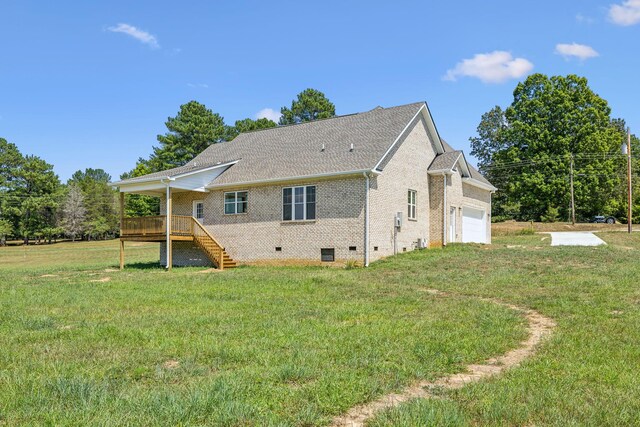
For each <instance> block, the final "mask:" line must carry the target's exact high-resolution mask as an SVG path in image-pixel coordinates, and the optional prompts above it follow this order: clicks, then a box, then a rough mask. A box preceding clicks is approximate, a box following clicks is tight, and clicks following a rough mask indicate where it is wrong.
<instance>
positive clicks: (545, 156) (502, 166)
mask: <svg viewBox="0 0 640 427" xmlns="http://www.w3.org/2000/svg"><path fill="white" fill-rule="evenodd" d="M622 141H623V135H622V134H621V132H620V130H619V129H618V128H617V127H616V126H615V125H614V123H613V122H612V119H611V109H610V107H609V105H608V104H607V101H605V100H604V99H602V98H601V97H600V96H598V95H597V94H596V93H594V92H593V91H592V90H591V88H589V86H588V82H587V79H585V78H583V77H578V76H575V75H568V76H566V77H563V76H553V77H548V76H545V75H543V74H534V75H531V76H529V77H528V78H527V79H526V80H525V81H524V82H522V83H519V84H518V85H517V87H516V89H515V90H514V93H513V102H512V103H511V105H510V106H509V107H508V108H507V109H506V110H505V111H504V114H503V113H502V111H501V108H500V107H495V108H493V109H492V110H491V111H489V112H488V113H486V114H485V115H483V116H482V120H481V122H480V125H479V126H478V136H477V137H474V138H471V146H472V153H473V154H474V155H476V156H477V157H478V159H479V166H480V168H481V169H482V170H483V172H485V174H487V177H488V178H489V179H490V180H492V181H493V182H494V183H495V185H496V186H497V187H498V188H499V192H498V194H497V197H496V204H495V207H496V211H497V212H499V211H500V206H501V205H509V206H514V204H515V203H517V204H518V205H519V214H518V218H520V219H527V220H529V219H532V220H539V219H540V218H541V216H542V215H544V214H546V213H547V212H548V210H549V209H550V208H558V209H559V212H560V215H561V217H564V218H567V217H568V213H569V208H570V188H569V171H570V162H571V158H572V157H573V159H574V183H575V200H576V212H577V213H578V216H580V217H583V218H585V217H589V216H591V215H594V214H597V213H608V212H606V211H607V207H608V201H609V199H610V198H611V194H612V193H613V192H614V190H615V189H616V188H617V187H618V186H619V185H620V176H619V174H618V170H619V165H620V162H621V160H622V156H621V155H620V145H621V143H622Z"/></svg>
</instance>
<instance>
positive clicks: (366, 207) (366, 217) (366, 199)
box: [364, 172, 369, 267]
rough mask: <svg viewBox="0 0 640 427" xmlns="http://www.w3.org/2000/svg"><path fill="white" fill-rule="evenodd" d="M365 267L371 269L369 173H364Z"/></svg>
mask: <svg viewBox="0 0 640 427" xmlns="http://www.w3.org/2000/svg"><path fill="white" fill-rule="evenodd" d="M364 180H365V189H364V194H365V197H364V266H365V267H369V173H368V172H365V173H364Z"/></svg>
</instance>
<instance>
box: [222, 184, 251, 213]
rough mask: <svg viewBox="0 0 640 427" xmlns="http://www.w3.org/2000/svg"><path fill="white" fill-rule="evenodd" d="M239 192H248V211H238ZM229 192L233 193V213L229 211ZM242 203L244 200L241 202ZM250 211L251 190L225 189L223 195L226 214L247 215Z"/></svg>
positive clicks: (223, 209)
mask: <svg viewBox="0 0 640 427" xmlns="http://www.w3.org/2000/svg"><path fill="white" fill-rule="evenodd" d="M238 193H247V201H246V203H247V210H246V212H238ZM227 194H233V200H234V201H233V210H234V211H233V213H227V204H229V205H230V204H231V203H227ZM240 203H242V202H240ZM248 212H249V190H238V191H225V192H224V194H223V195H222V213H223V214H224V215H246V214H247V213H248Z"/></svg>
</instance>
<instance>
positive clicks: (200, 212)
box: [193, 200, 204, 221]
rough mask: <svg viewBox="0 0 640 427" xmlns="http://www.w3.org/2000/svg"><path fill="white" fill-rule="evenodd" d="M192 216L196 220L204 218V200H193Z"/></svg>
mask: <svg viewBox="0 0 640 427" xmlns="http://www.w3.org/2000/svg"><path fill="white" fill-rule="evenodd" d="M193 217H194V218H195V219H197V220H198V221H202V220H203V219H204V202H203V201H202V200H194V201H193Z"/></svg>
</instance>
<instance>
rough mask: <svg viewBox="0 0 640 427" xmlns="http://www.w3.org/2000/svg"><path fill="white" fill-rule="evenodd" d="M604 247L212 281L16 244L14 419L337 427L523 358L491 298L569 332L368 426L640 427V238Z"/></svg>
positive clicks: (9, 318)
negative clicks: (436, 382)
mask: <svg viewBox="0 0 640 427" xmlns="http://www.w3.org/2000/svg"><path fill="white" fill-rule="evenodd" d="M599 235H600V237H602V238H603V239H604V240H605V241H606V242H608V243H609V245H607V246H603V247H582V248H579V247H576V248H572V247H551V246H549V239H548V238H547V239H545V237H547V236H544V235H539V234H534V235H516V234H514V233H510V234H508V235H506V236H503V237H495V238H494V244H493V245H491V246H480V245H459V244H458V245H455V244H454V245H449V246H448V247H447V248H446V249H444V250H424V251H416V252H411V253H405V254H401V255H399V256H396V257H392V258H389V259H387V260H384V261H380V262H376V263H374V264H372V266H371V267H370V268H367V269H352V270H342V269H325V268H319V267H299V268H296V267H286V268H275V267H247V268H239V269H236V270H234V271H227V272H224V273H212V274H200V273H198V272H197V271H198V269H175V270H174V272H173V273H169V274H168V273H165V272H162V271H161V270H160V269H146V270H145V269H142V268H130V269H127V270H125V271H124V272H105V271H104V270H105V269H107V268H112V267H113V265H114V262H115V261H116V260H117V245H116V244H115V243H103V244H104V247H103V248H102V249H99V248H98V247H94V249H95V251H94V252H93V253H95V254H97V255H96V257H95V258H94V257H92V256H91V255H89V251H86V252H85V251H82V254H79V256H83V257H86V259H84V260H83V261H82V262H77V261H73V260H72V259H71V257H72V254H73V253H74V251H73V247H71V249H70V252H68V253H67V255H65V256H63V257H61V258H60V259H59V260H58V261H54V260H51V259H50V258H49V257H45V258H42V259H41V258H39V257H37V256H35V255H34V256H33V257H32V258H29V259H31V260H37V261H34V262H31V261H25V262H22V263H21V264H20V263H19V262H20V261H19V260H20V259H21V258H20V256H21V255H20V252H19V251H20V248H9V250H8V251H5V250H4V249H0V342H1V343H2V346H3V350H2V352H0V424H1V423H2V422H4V423H6V424H7V425H16V424H47V423H48V424H55V425H58V424H60V425H78V424H102V425H122V424H142V425H166V424H170V425H175V424H181V425H205V424H207V425H228V426H254V425H255V426H258V425H260V426H262V425H285V426H286V425H309V426H311V425H326V424H327V423H328V422H329V421H330V419H331V417H332V416H333V415H335V414H338V413H341V412H344V411H345V410H346V409H347V408H349V407H351V406H353V405H355V404H357V403H360V402H365V401H368V400H370V399H372V398H374V397H376V396H379V395H381V394H383V393H385V392H388V391H390V390H399V389H401V388H402V387H403V386H404V385H406V384H409V383H411V382H413V381H415V380H417V379H423V378H425V379H433V378H436V377H439V376H442V375H446V374H448V373H451V372H455V371H459V370H460V369H462V366H464V364H466V363H471V362H475V361H481V360H484V359H485V358H487V357H490V356H492V355H496V354H499V353H502V352H504V351H506V350H507V349H510V348H513V347H515V346H517V343H518V342H519V341H520V340H521V339H522V337H523V326H524V325H523V323H522V320H521V318H520V317H518V316H517V315H516V314H515V313H513V312H511V311H509V310H506V309H503V308H500V307H498V306H495V305H492V304H489V303H483V302H479V301H478V300H477V299H474V298H473V297H474V296H480V297H491V298H498V299H500V300H503V301H505V302H510V303H514V304H517V305H521V306H527V307H531V308H534V309H535V310H538V311H539V312H541V313H543V314H545V315H547V316H549V317H552V318H553V319H555V321H556V322H557V327H556V330H555V332H554V334H553V336H552V337H551V338H550V339H549V340H548V341H547V342H546V343H545V344H544V345H543V346H542V347H541V348H540V349H539V351H538V353H537V354H536V355H535V356H534V357H533V358H531V359H529V360H528V361H526V362H525V363H523V364H522V365H521V366H520V367H518V368H516V369H513V370H510V371H508V372H507V373H505V374H504V375H501V376H499V377H496V378H493V379H490V380H486V381H482V382H480V383H477V384H470V385H469V386H467V387H464V388H463V389H460V390H457V391H448V392H442V395H441V398H440V399H432V400H416V401H411V402H407V403H406V404H403V405H401V406H399V407H397V408H395V409H393V410H389V411H385V412H383V413H381V414H380V415H379V416H377V417H376V418H375V419H374V420H372V421H371V422H370V426H375V427H382V426H425V425H449V426H460V425H461V426H464V425H469V426H477V425H490V426H493V425H505V426H521V425H536V426H566V425H575V426H578V425H580V426H582V425H585V426H621V425H640V415H638V414H640V400H639V399H638V398H637V396H638V395H640V375H639V374H638V365H639V362H640V346H638V342H639V340H640V287H638V284H637V278H638V277H640V263H639V262H638V256H639V255H640V233H633V234H632V235H628V234H626V233H621V232H611V231H605V232H602V233H599ZM96 245H98V246H99V244H96ZM109 245H112V246H113V248H112V247H111V246H109ZM77 247H78V248H82V247H83V246H82V245H79V246H77ZM151 249H153V251H152V250H151ZM14 250H15V252H12V251H14ZM136 250H137V251H138V253H137V255H132V256H137V257H138V258H137V262H138V263H140V264H138V265H139V266H149V265H151V264H149V263H152V261H153V260H154V259H155V258H157V246H156V247H147V246H141V247H139V248H136ZM52 254H53V253H52ZM107 254H109V257H110V258H107ZM128 259H129V252H128ZM9 260H12V261H9ZM47 260H49V261H47ZM44 263H47V264H44ZM84 264H86V265H90V266H91V270H89V269H87V268H85V269H82V265H84ZM45 274H55V275H56V276H54V277H40V276H42V275H45ZM104 277H110V279H111V280H110V281H109V282H91V280H99V279H102V278H104ZM427 288H437V289H441V290H445V291H448V292H451V293H453V294H455V295H459V296H458V297H447V298H443V297H437V296H434V295H431V294H429V293H427V292H424V290H425V289H427Z"/></svg>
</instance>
